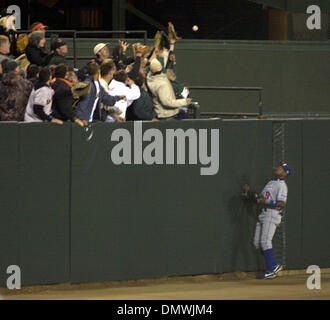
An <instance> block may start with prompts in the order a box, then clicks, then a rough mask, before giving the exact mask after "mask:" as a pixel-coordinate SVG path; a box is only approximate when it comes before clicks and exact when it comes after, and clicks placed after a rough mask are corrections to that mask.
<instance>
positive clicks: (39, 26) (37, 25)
mask: <svg viewBox="0 0 330 320" xmlns="http://www.w3.org/2000/svg"><path fill="white" fill-rule="evenodd" d="M47 29H48V26H45V25H44V24H43V23H42V22H40V21H36V22H34V23H33V24H31V26H30V32H33V31H37V30H39V31H44V32H46V30H47Z"/></svg>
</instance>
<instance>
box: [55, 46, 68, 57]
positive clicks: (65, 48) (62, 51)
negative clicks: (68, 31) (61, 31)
mask: <svg viewBox="0 0 330 320" xmlns="http://www.w3.org/2000/svg"><path fill="white" fill-rule="evenodd" d="M57 53H58V54H59V55H60V56H65V55H66V54H67V53H68V46H67V45H66V44H65V45H64V46H62V47H59V48H58V49H57Z"/></svg>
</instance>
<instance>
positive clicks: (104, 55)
mask: <svg viewBox="0 0 330 320" xmlns="http://www.w3.org/2000/svg"><path fill="white" fill-rule="evenodd" d="M109 46H110V43H99V44H97V45H96V46H95V47H94V54H95V56H96V59H93V61H92V62H96V63H97V64H98V65H101V64H102V62H103V61H104V60H106V59H109V57H110V49H109Z"/></svg>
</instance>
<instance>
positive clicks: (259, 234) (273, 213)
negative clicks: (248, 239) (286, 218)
mask: <svg viewBox="0 0 330 320" xmlns="http://www.w3.org/2000/svg"><path fill="white" fill-rule="evenodd" d="M281 219H282V216H281V215H280V213H279V211H278V210H274V209H266V210H264V209H262V211H261V214H260V215H259V217H258V220H259V221H258V222H257V225H256V231H255V235H254V241H253V244H254V246H255V247H256V248H257V249H259V248H260V247H261V248H262V250H263V251H265V250H268V249H271V248H272V247H273V246H272V239H273V237H274V234H275V231H276V227H277V226H278V225H279V224H280V223H281Z"/></svg>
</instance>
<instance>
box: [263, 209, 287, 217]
mask: <svg viewBox="0 0 330 320" xmlns="http://www.w3.org/2000/svg"><path fill="white" fill-rule="evenodd" d="M267 210H275V211H277V212H278V213H279V214H280V215H281V216H282V215H283V210H278V209H270V208H262V211H263V212H267Z"/></svg>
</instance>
